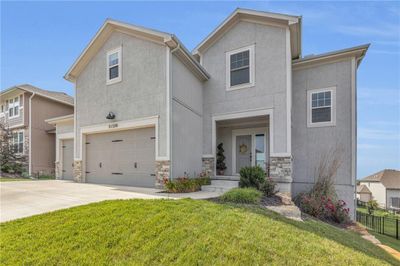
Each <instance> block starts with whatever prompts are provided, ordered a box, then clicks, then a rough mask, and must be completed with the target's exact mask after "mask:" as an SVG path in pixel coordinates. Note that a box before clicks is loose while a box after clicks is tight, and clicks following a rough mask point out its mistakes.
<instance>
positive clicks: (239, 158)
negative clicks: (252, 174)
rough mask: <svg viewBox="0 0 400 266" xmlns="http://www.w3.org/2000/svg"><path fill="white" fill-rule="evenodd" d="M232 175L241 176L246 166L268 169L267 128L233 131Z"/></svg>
mask: <svg viewBox="0 0 400 266" xmlns="http://www.w3.org/2000/svg"><path fill="white" fill-rule="evenodd" d="M232 147H234V149H232V159H233V160H232V173H233V174H239V172H240V169H241V168H243V167H246V166H255V165H258V166H260V167H262V168H263V169H264V170H265V169H266V167H267V164H266V162H267V160H268V158H267V155H268V149H267V147H268V146H267V131H266V130H265V128H256V129H239V130H233V131H232Z"/></svg>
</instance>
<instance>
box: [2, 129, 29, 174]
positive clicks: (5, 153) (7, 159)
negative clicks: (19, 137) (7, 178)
mask: <svg viewBox="0 0 400 266" xmlns="http://www.w3.org/2000/svg"><path fill="white" fill-rule="evenodd" d="M13 138H14V133H13V131H12V130H11V129H10V128H9V126H8V124H7V123H6V122H3V121H1V122H0V167H1V172H2V173H9V174H22V173H24V172H26V161H27V160H26V156H25V155H23V154H20V153H18V147H17V146H16V145H14V143H13Z"/></svg>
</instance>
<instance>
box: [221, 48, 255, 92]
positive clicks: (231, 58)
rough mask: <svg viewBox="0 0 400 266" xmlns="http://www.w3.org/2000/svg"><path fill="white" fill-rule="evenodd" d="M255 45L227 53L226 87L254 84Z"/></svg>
mask: <svg viewBox="0 0 400 266" xmlns="http://www.w3.org/2000/svg"><path fill="white" fill-rule="evenodd" d="M254 66H255V64H254V45H251V46H247V47H243V48H240V49H236V50H234V51H230V52H227V53H226V89H227V90H236V89H243V88H248V87H252V86H254V70H255V69H254Z"/></svg>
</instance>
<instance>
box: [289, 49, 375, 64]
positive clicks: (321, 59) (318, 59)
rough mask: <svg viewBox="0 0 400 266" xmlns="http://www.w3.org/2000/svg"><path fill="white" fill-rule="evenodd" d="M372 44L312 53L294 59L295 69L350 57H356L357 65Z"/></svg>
mask: <svg viewBox="0 0 400 266" xmlns="http://www.w3.org/2000/svg"><path fill="white" fill-rule="evenodd" d="M369 46H370V44H369V43H368V44H363V45H359V46H355V47H350V48H346V49H341V50H336V51H332V52H328V53H323V54H319V55H310V56H306V57H303V58H299V59H296V60H293V61H292V66H293V69H295V68H299V67H303V66H309V65H313V64H319V63H325V62H332V61H335V60H339V59H343V58H348V57H353V56H354V57H356V59H357V66H359V65H360V63H361V61H362V59H363V58H364V56H365V54H366V53H367V50H368V48H369Z"/></svg>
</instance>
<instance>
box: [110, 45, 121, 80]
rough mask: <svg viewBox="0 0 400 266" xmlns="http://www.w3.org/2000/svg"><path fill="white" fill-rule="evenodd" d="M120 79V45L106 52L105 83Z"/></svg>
mask: <svg viewBox="0 0 400 266" xmlns="http://www.w3.org/2000/svg"><path fill="white" fill-rule="evenodd" d="M121 80H122V60H121V47H118V48H116V49H114V50H112V51H109V52H107V84H113V83H116V82H119V81H121Z"/></svg>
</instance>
